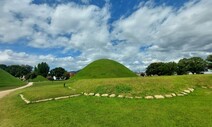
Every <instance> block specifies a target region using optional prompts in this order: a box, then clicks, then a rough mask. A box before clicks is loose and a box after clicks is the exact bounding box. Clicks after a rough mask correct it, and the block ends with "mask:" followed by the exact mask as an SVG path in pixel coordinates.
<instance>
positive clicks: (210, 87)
mask: <svg viewBox="0 0 212 127" xmlns="http://www.w3.org/2000/svg"><path fill="white" fill-rule="evenodd" d="M201 87H202V88H203V89H212V86H208V87H207V86H201Z"/></svg>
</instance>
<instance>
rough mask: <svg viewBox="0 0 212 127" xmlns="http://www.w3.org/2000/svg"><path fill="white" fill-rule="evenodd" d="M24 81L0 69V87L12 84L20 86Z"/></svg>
mask: <svg viewBox="0 0 212 127" xmlns="http://www.w3.org/2000/svg"><path fill="white" fill-rule="evenodd" d="M23 84H24V82H22V81H21V80H19V79H17V78H15V77H13V76H12V75H11V74H9V73H8V72H6V71H4V70H2V69H0V88H1V87H12V86H21V85H23Z"/></svg>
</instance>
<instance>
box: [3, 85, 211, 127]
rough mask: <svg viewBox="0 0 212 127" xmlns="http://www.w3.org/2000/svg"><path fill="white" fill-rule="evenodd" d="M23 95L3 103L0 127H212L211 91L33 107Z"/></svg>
mask: <svg viewBox="0 0 212 127" xmlns="http://www.w3.org/2000/svg"><path fill="white" fill-rule="evenodd" d="M20 92H21V91H17V92H15V93H12V94H11V95H9V96H7V97H6V98H3V100H1V101H0V105H1V106H0V114H1V115H0V127H12V126H15V127H29V126H30V127H46V126H51V127H69V126H74V127H81V126H82V127H83V126H92V127H211V126H212V121H211V118H212V108H211V107H212V90H209V89H201V88H198V89H197V90H195V91H194V92H193V93H191V94H189V95H188V96H185V97H175V98H170V99H164V100H145V99H119V98H98V97H87V96H80V97H76V98H70V99H65V100H59V101H50V102H44V103H38V104H30V105H27V104H25V103H24V102H23V101H22V100H21V99H20V97H19V96H18V95H17V94H18V93H20ZM34 94H35V93H34ZM20 116H21V117H20Z"/></svg>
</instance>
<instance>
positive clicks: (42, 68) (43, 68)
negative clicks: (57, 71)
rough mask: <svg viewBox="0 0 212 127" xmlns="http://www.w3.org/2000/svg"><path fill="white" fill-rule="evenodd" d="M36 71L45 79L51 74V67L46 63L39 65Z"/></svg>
mask: <svg viewBox="0 0 212 127" xmlns="http://www.w3.org/2000/svg"><path fill="white" fill-rule="evenodd" d="M34 71H35V73H36V74H37V75H42V76H43V77H46V76H47V75H48V73H49V65H48V64H47V63H45V62H42V63H39V64H38V65H37V67H35V70H34Z"/></svg>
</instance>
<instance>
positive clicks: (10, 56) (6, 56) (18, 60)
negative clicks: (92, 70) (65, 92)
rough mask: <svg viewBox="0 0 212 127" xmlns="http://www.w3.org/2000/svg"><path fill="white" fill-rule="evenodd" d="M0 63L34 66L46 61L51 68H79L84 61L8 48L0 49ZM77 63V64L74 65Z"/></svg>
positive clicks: (84, 63)
mask: <svg viewBox="0 0 212 127" xmlns="http://www.w3.org/2000/svg"><path fill="white" fill-rule="evenodd" d="M0 56H1V57H0V63H1V64H7V65H12V64H20V65H21V64H24V65H31V66H36V65H37V64H38V63H41V62H47V63H48V64H49V65H50V67H51V69H53V68H54V67H58V66H60V67H64V68H66V69H67V70H79V69H81V67H84V66H85V65H86V64H87V63H86V62H82V61H83V60H82V61H81V62H79V61H76V60H75V59H74V58H73V57H71V56H68V57H56V56H54V55H51V54H48V55H33V54H27V53H26V52H15V51H12V50H10V49H5V50H3V51H0ZM76 65H79V66H76Z"/></svg>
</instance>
